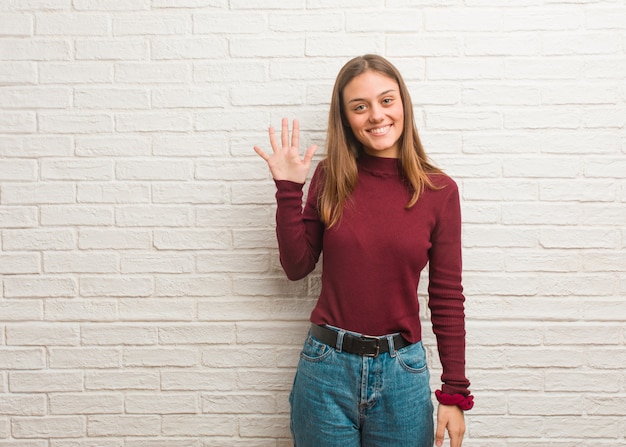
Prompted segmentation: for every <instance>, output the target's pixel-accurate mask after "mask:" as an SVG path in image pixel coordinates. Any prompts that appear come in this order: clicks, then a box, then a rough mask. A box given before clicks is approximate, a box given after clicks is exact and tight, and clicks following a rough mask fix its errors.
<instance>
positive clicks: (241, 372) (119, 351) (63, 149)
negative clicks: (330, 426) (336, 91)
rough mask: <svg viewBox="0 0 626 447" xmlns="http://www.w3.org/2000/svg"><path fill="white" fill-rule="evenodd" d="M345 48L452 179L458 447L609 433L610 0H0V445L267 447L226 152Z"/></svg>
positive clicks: (302, 295) (292, 313)
mask: <svg viewBox="0 0 626 447" xmlns="http://www.w3.org/2000/svg"><path fill="white" fill-rule="evenodd" d="M366 52H377V53H380V54H383V55H386V56H387V57H389V58H390V59H391V60H392V61H393V62H395V63H396V64H397V66H398V67H399V68H400V69H401V71H402V72H403V74H404V75H405V78H406V80H407V82H408V83H409V86H410V88H411V91H412V93H413V99H414V103H415V104H414V105H415V108H416V116H417V124H418V127H419V129H420V131H421V134H422V137H423V141H424V144H425V146H426V148H427V150H428V152H429V153H430V154H431V155H432V156H433V158H434V159H435V161H436V162H437V163H438V164H439V165H440V166H442V167H443V168H444V169H445V170H446V171H448V172H449V173H450V174H451V175H452V176H454V177H455V178H456V180H457V181H458V183H459V186H460V188H461V193H462V199H463V204H462V206H463V218H464V246H465V249H464V256H465V287H466V294H467V299H468V301H467V315H468V318H467V326H468V337H467V342H468V373H469V376H470V379H471V380H472V383H473V387H472V389H473V391H474V393H475V395H476V399H477V405H476V408H475V409H474V410H472V411H471V412H469V413H468V414H467V421H468V434H467V438H466V442H465V443H464V445H467V446H468V447H495V446H498V447H501V446H507V447H539V446H542V447H543V446H556V447H585V446H607V447H608V446H615V445H624V444H626V409H625V407H624V405H623V403H624V401H625V400H626V324H625V323H626V300H625V299H624V298H625V296H626V252H625V249H626V2H625V1H624V0H567V1H557V0H515V1H494V0H466V1H461V0H446V1H442V0H429V1H413V0H410V1H409V0H387V1H382V0H358V1H356V0H332V1H330V0H290V1H285V0H280V1H279V0H272V1H269V0H266V1H261V0H230V1H228V0H124V1H122V0H119V1H117V0H0V282H1V289H0V447H94V446H99V447H162V446H168V447H208V446H218V447H227V446H232V447H239V446H246V447H261V446H263V447H265V446H267V447H286V446H288V445H290V441H289V434H288V403H287V395H288V392H289V389H290V385H291V380H292V376H293V373H294V367H295V364H296V361H297V358H298V351H299V348H300V344H301V342H302V339H303V336H304V333H305V331H306V328H307V323H306V320H307V317H308V313H309V310H310V309H311V306H312V305H313V303H314V300H315V296H316V293H317V291H318V287H319V284H318V276H317V275H318V273H316V274H314V275H312V276H311V277H310V278H307V279H305V280H302V281H299V282H294V283H292V282H289V281H287V280H286V279H285V277H284V275H283V273H282V272H281V270H280V267H279V264H278V260H277V252H276V242H275V234H274V197H273V194H274V186H273V184H272V182H271V180H270V176H269V173H268V170H267V168H266V166H265V164H264V163H263V162H262V160H260V159H258V157H257V156H256V155H255V154H254V153H253V151H252V146H253V145H254V144H263V145H265V146H267V136H266V128H267V126H268V124H270V123H273V124H275V125H276V124H277V123H279V120H280V118H281V117H282V116H290V117H298V118H299V119H300V120H301V123H302V129H303V131H302V133H303V139H304V140H305V141H304V143H303V146H304V145H308V144H310V143H312V142H314V143H318V144H320V145H323V142H324V132H325V125H326V113H327V107H328V101H329V97H330V90H331V88H332V84H333V81H334V77H335V75H336V73H337V71H338V69H339V68H340V67H341V65H343V63H345V62H346V61H347V59H348V58H350V57H352V56H355V55H358V54H362V53H366ZM424 290H425V285H423V286H422V292H423V291H424ZM424 317H425V318H426V315H425V316H424ZM426 319H427V318H426ZM425 340H426V342H427V343H428V345H429V347H430V354H431V358H432V369H433V385H434V386H436V385H437V381H438V376H439V365H438V364H437V359H436V356H435V355H434V354H435V348H434V345H433V337H432V334H431V333H430V330H429V329H428V324H427V325H426V332H425Z"/></svg>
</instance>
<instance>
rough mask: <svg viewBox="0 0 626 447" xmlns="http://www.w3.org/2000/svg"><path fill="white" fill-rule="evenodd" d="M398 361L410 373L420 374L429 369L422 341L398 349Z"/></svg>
mask: <svg viewBox="0 0 626 447" xmlns="http://www.w3.org/2000/svg"><path fill="white" fill-rule="evenodd" d="M396 358H397V359H398V362H399V363H400V365H401V366H402V368H404V369H405V370H407V371H408V372H410V373H413V374H419V373H423V372H425V371H427V370H428V363H427V360H426V351H425V350H424V346H423V345H422V343H421V342H417V343H414V344H412V345H409V346H407V347H405V348H402V349H399V350H398V351H396Z"/></svg>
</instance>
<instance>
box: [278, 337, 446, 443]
mask: <svg viewBox="0 0 626 447" xmlns="http://www.w3.org/2000/svg"><path fill="white" fill-rule="evenodd" d="M389 338H390V337H389ZM390 342H391V340H390ZM391 343H392V342H391ZM429 377H430V374H429V372H428V367H427V364H426V353H425V351H424V347H423V345H422V343H421V342H419V343H415V344H412V345H409V346H407V347H405V348H402V349H400V350H397V351H396V350H394V349H391V352H389V353H383V354H380V355H379V356H378V357H362V356H360V355H356V354H350V353H346V352H340V351H339V350H338V349H336V348H333V347H330V346H328V345H325V344H323V343H321V342H319V341H318V340H316V339H315V338H313V337H312V336H311V335H309V336H308V337H307V339H306V341H305V343H304V348H303V349H302V353H301V355H300V362H299V364H298V370H297V372H296V377H295V379H294V384H293V389H292V391H291V394H290V397H289V401H290V404H291V432H292V435H293V439H294V446H295V447H432V446H433V441H434V428H433V404H432V401H431V392H430V385H429Z"/></svg>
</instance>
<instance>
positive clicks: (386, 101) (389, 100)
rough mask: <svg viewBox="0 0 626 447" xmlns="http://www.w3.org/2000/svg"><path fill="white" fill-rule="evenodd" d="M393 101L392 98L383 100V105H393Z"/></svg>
mask: <svg viewBox="0 0 626 447" xmlns="http://www.w3.org/2000/svg"><path fill="white" fill-rule="evenodd" d="M392 101H393V99H392V98H385V99H383V104H391V102H392Z"/></svg>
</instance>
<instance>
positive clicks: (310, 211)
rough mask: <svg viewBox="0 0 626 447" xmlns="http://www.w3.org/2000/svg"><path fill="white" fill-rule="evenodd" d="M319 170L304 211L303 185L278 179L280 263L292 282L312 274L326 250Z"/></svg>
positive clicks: (277, 211)
mask: <svg viewBox="0 0 626 447" xmlns="http://www.w3.org/2000/svg"><path fill="white" fill-rule="evenodd" d="M317 182H318V175H317V171H316V173H315V174H314V176H313V179H312V180H311V185H310V187H309V194H308V198H307V202H306V204H305V207H304V209H303V207H302V198H303V196H304V193H303V189H304V184H303V183H295V182H291V181H288V180H275V181H274V183H275V184H276V188H277V190H276V204H277V208H276V236H277V239H278V248H279V252H280V264H281V266H282V267H283V270H284V271H285V274H286V275H287V278H289V279H290V280H293V281H295V280H298V279H302V278H304V277H305V276H306V275H308V274H309V273H311V272H312V271H313V269H314V268H315V265H316V264H317V261H318V260H319V257H320V253H321V251H322V238H323V234H324V227H323V224H322V223H321V222H320V220H319V217H318V215H317V205H316V201H317V195H316V194H315V191H316V190H317Z"/></svg>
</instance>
